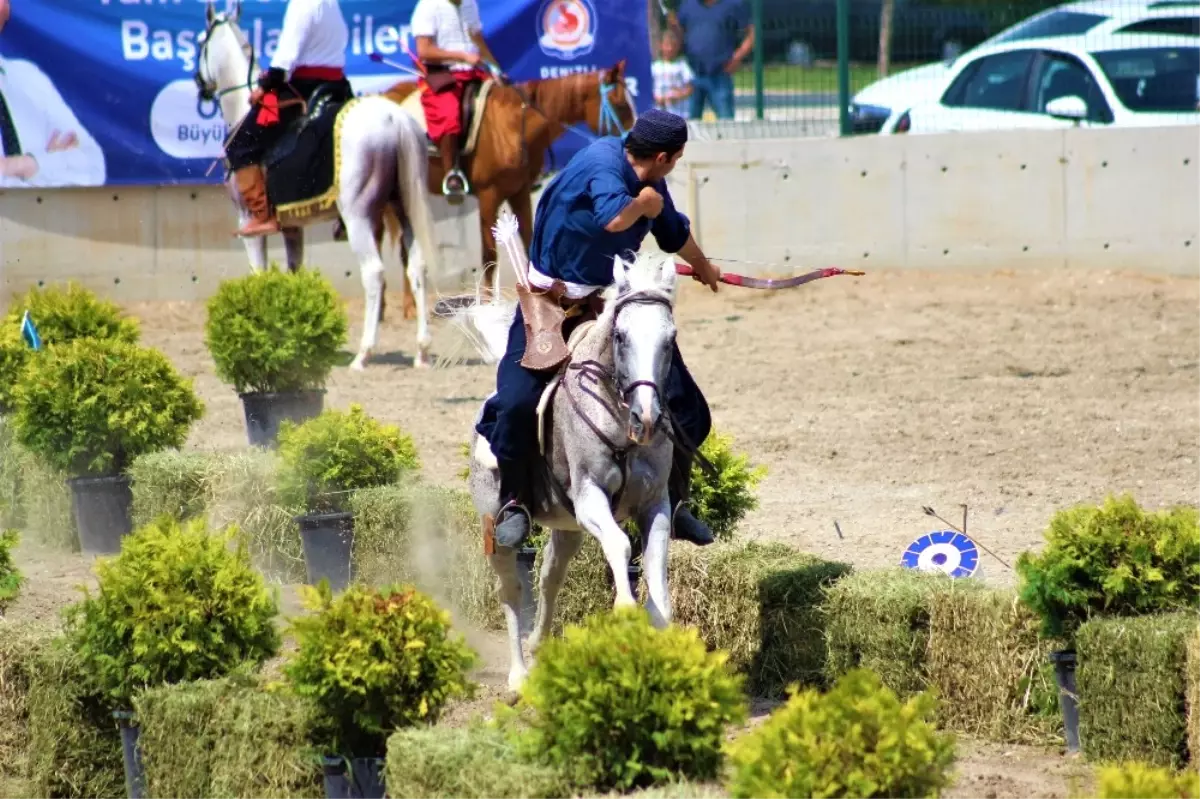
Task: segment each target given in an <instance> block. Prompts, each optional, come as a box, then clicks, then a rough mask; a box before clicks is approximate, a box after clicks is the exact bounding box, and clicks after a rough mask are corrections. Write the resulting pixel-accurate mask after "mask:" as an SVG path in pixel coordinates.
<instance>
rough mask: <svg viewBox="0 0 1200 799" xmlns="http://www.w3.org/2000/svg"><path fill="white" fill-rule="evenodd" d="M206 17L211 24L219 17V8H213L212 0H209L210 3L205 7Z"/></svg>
mask: <svg viewBox="0 0 1200 799" xmlns="http://www.w3.org/2000/svg"><path fill="white" fill-rule="evenodd" d="M204 18H205V19H206V20H208V22H209V24H211V23H212V21H213V20H214V19H216V18H217V9H215V8H213V3H212V0H208V3H207V4H206V5H205V7H204Z"/></svg>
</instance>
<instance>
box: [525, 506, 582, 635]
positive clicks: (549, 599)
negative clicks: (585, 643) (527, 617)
mask: <svg viewBox="0 0 1200 799" xmlns="http://www.w3.org/2000/svg"><path fill="white" fill-rule="evenodd" d="M581 544H583V536H581V535H580V534H579V533H564V532H563V531H562V530H551V531H550V541H549V542H548V543H547V544H546V549H545V551H544V552H543V553H542V574H541V582H540V587H539V589H538V606H537V620H536V621H535V622H534V625H533V633H532V634H531V635H530V636H529V651H530V652H531V653H533V652H536V651H537V648H538V645H539V644H540V643H541V642H542V641H543V640H544V639H546V638H548V637H549V636H550V627H551V625H553V624H554V610H555V607H556V605H557V602H558V592H559V590H561V589H562V586H563V581H564V580H566V577H567V564H568V563H570V562H571V558H573V557H575V553H576V552H578V551H579V547H580V545H581Z"/></svg>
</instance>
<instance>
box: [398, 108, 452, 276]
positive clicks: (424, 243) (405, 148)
mask: <svg viewBox="0 0 1200 799" xmlns="http://www.w3.org/2000/svg"><path fill="white" fill-rule="evenodd" d="M396 117H397V118H398V119H399V124H400V129H401V131H400V136H399V137H398V138H397V140H396V161H397V163H396V179H397V181H398V182H399V183H400V201H401V204H402V205H403V206H404V215H405V216H406V217H407V218H408V223H409V224H410V225H412V230H413V237H414V238H415V240H416V242H415V246H414V247H413V248H412V250H411V251H410V252H409V254H408V257H409V263H410V268H409V273H410V274H411V273H412V272H413V271H414V270H413V269H412V268H411V264H412V259H414V258H423V259H424V260H423V262H422V261H418V262H417V265H418V267H420V266H421V264H422V263H424V264H426V265H429V264H432V269H426V270H425V274H426V275H429V276H431V277H432V278H433V280H434V281H435V282H436V280H437V277H438V276H439V275H440V266H441V253H440V252H439V251H438V244H437V238H436V235H435V231H436V230H437V226H436V223H435V222H434V219H433V211H432V209H431V208H430V205H429V197H428V196H427V194H426V192H427V191H428V189H427V185H426V184H427V180H428V170H429V155H428V154H427V153H426V151H425V134H424V132H422V130H421V129H420V128H419V127H418V126H417V123H416V121H415V120H414V119H413V118H412V117H410V116H409V115H408V114H407V113H405V112H404V111H401V110H400V109H399V108H397V109H396ZM410 282H411V280H410ZM414 288H415V287H414Z"/></svg>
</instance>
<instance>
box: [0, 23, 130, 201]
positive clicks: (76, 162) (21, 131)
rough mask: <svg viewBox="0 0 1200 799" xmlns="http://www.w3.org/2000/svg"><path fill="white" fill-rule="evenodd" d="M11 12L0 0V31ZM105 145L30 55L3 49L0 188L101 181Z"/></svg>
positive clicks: (0, 68) (0, 69)
mask: <svg viewBox="0 0 1200 799" xmlns="http://www.w3.org/2000/svg"><path fill="white" fill-rule="evenodd" d="M11 14H12V8H11V6H10V3H9V0H0V32H2V31H3V30H4V26H5V23H7V22H8V19H9V16H10V15H11ZM106 177H107V169H106V165H105V163H104V151H103V150H101V149H100V145H99V144H97V143H96V140H95V139H94V138H92V135H91V134H90V133H88V132H87V130H86V129H84V127H83V125H81V124H80V123H79V120H78V119H77V118H76V117H75V114H74V112H72V111H71V109H70V107H68V106H67V104H66V101H64V100H63V98H62V95H61V94H59V92H58V89H56V88H55V86H54V83H53V82H52V81H51V80H50V78H49V77H47V75H46V73H44V72H42V70H41V69H39V68H38V66H37V64H34V63H33V62H32V61H25V60H17V59H12V60H9V59H5V58H4V56H3V55H0V189H13V188H25V187H28V188H46V187H63V186H103V185H104V181H105V178H106Z"/></svg>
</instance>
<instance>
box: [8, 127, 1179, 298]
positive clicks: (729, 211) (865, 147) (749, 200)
mask: <svg viewBox="0 0 1200 799" xmlns="http://www.w3.org/2000/svg"><path fill="white" fill-rule="evenodd" d="M671 184H672V186H671V190H672V193H673V195H674V197H675V199H676V202H677V203H678V204H679V205H680V206H681V207H683V208H684V209H686V210H687V211H688V212H689V214H690V215H691V216H692V218H693V220H694V221H695V223H696V230H697V234H698V237H699V239H700V242H701V244H702V245H703V246H704V248H705V249H706V250H707V251H708V252H709V253H710V254H712V255H717V256H724V257H727V258H736V259H740V260H748V261H762V262H768V263H774V264H779V265H780V267H779V268H767V267H762V266H758V265H754V264H738V265H734V264H725V265H724V266H725V267H726V268H728V269H729V271H739V272H747V273H755V272H763V271H770V272H772V273H786V272H787V271H789V268H790V269H791V270H793V271H797V272H801V271H807V270H808V269H812V268H815V267H817V266H827V265H839V266H844V267H858V268H866V269H871V268H922V269H925V268H940V267H955V268H995V267H1005V268H1019V267H1064V266H1070V267H1085V268H1111V269H1138V270H1149V271H1157V272H1165V273H1175V274H1197V273H1200V131H1198V130H1197V128H1196V127H1175V128H1155V129H1143V130H1129V129H1126V130H1086V129H1069V130H1060V131H1019V132H1000V133H972V134H949V135H936V136H932V135H926V136H894V137H887V136H883V137H860V138H851V139H812V138H810V139H746V140H742V141H728V140H725V141H713V140H708V141H705V140H698V141H694V142H693V143H692V144H691V145H690V146H689V148H688V151H687V154H686V155H685V158H684V161H683V162H682V163H681V166H680V167H679V168H678V169H677V170H676V172H675V174H674V175H672V177H671ZM473 207H474V206H473V203H472V204H471V205H469V206H464V208H473ZM435 212H436V213H437V215H438V217H439V220H440V221H439V236H440V238H441V240H442V256H443V263H444V264H445V265H446V266H447V267H448V271H447V273H446V274H444V275H443V276H442V277H441V279H440V280H439V286H438V288H440V289H441V290H442V291H455V290H457V289H458V288H459V287H462V286H464V285H468V284H469V282H470V281H471V280H472V279H473V274H474V271H475V270H477V269H478V264H479V239H478V221H477V215H476V214H475V213H474V212H473V211H471V210H468V211H459V212H457V213H456V212H455V211H454V210H453V209H452V208H451V207H450V206H449V205H447V204H446V203H445V202H444V201H442V200H441V199H440V198H439V199H437V200H435ZM233 226H234V216H233V211H232V208H231V206H230V204H229V202H228V199H227V198H226V196H225V195H224V193H223V191H222V190H221V189H220V188H219V187H208V186H205V187H129V188H107V189H71V190H61V189H60V190H47V191H35V190H20V191H5V192H0V280H2V284H0V296H2V297H7V296H8V295H10V294H12V293H15V292H20V291H23V290H25V289H26V288H28V287H29V286H30V285H35V284H37V283H38V282H39V281H50V280H61V279H66V278H74V279H77V280H80V281H81V282H83V283H85V284H86V285H88V286H90V287H92V288H95V289H97V290H99V291H103V292H104V293H105V294H106V295H108V296H111V297H113V298H115V299H119V300H139V299H155V298H157V299H184V300H186V299H200V298H203V297H206V296H208V295H209V294H210V293H211V292H212V290H213V289H214V288H215V287H216V285H217V283H218V282H219V281H220V280H221V279H223V278H225V277H230V276H235V275H241V274H244V273H245V270H246V268H247V267H246V258H245V254H244V250H243V248H242V245H241V244H240V242H239V241H238V240H236V239H234V238H232V236H231V232H232V230H233ZM330 231H331V225H330V224H328V223H323V224H320V225H318V226H315V227H313V228H309V230H308V233H309V238H310V247H309V257H308V261H309V262H310V263H313V264H316V265H319V266H321V267H322V268H323V269H325V270H326V272H327V273H328V274H329V275H330V277H331V278H332V279H333V280H334V281H335V283H336V284H337V285H338V287H339V290H341V291H343V292H344V293H345V294H348V295H357V294H359V293H361V286H360V284H359V277H358V270H357V264H356V262H355V260H354V258H353V256H352V254H351V253H350V250H349V247H348V246H347V245H346V244H345V243H342V242H333V241H331V240H330ZM272 257H277V258H279V259H280V260H282V257H283V254H282V242H280V241H279V240H278V238H277V237H276V238H275V239H272ZM385 261H386V262H387V263H388V265H389V268H390V277H391V279H392V280H393V286H395V285H396V283H395V281H398V279H399V274H398V272H397V271H396V269H395V268H394V266H395V264H396V263H397V259H396V257H395V256H394V255H392V256H390V257H388V258H385Z"/></svg>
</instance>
